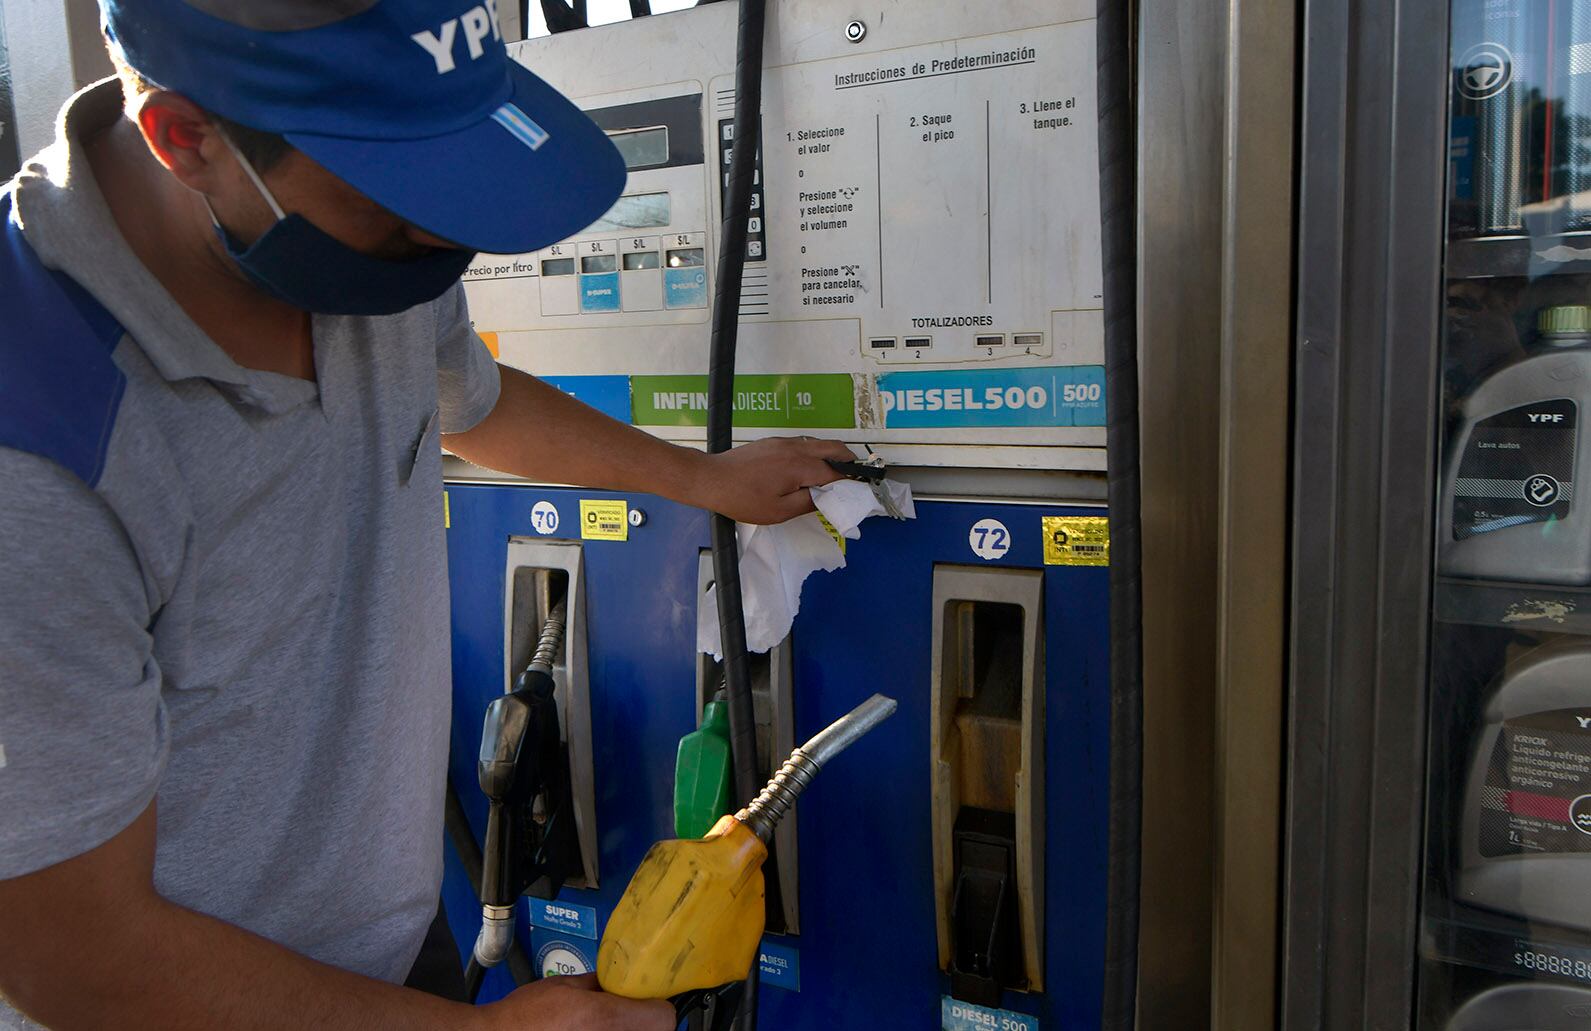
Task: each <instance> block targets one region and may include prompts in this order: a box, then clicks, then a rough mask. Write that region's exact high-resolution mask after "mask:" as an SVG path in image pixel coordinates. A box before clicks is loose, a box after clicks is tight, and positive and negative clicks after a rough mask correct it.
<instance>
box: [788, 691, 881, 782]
mask: <svg viewBox="0 0 1591 1031" xmlns="http://www.w3.org/2000/svg"><path fill="white" fill-rule="evenodd" d="M895 706H896V702H895V699H893V698H886V697H884V696H883V695H881V694H876V695H874V696H873V697H871V698H869V699H868V700H867V701H865V702H863V703H862V704H861V705H858V706H857V707H856V708H854V709H852V710H851V711H850V712H848V713H846V714H845V715H844V716H841V717H840V718H839V719H837V720H835V721H834V722H833V723H830V724H829V725H828V726H827V727H824V728H823V729H822V730H820V731H818V732H817V733H816V734H814V735H813V736H812V738H811V740H809V741H808V742H807V743H806V744H804V745H802V746H801V751H803V752H805V753H806V754H807V758H809V759H811V760H812V761H813V762H815V763H817V764H818V765H819V766H822V765H824V764H826V763H827V762H828V761H829V760H830V759H833V758H834V757H835V756H837V755H839V754H840V753H841V752H843V751H845V750H846V749H847V748H849V747H851V746H852V745H853V744H855V743H856V739H857V738H859V737H861V736H862V735H863V734H866V733H867V732H868V731H870V730H872V729H873V728H874V727H876V726H878V725H879V724H880V723H883V722H884V721H885V720H886V719H888V718H889V717H890V716H892V715H894V714H895Z"/></svg>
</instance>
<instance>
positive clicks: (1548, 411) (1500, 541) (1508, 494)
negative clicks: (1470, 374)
mask: <svg viewBox="0 0 1591 1031" xmlns="http://www.w3.org/2000/svg"><path fill="white" fill-rule="evenodd" d="M1537 326H1538V328H1539V329H1540V331H1541V337H1540V340H1539V341H1538V343H1537V345H1536V347H1535V348H1534V349H1533V353H1531V354H1530V355H1528V356H1527V357H1525V358H1523V359H1521V360H1519V361H1517V362H1514V363H1513V364H1511V365H1506V366H1504V367H1503V368H1501V369H1499V370H1498V371H1497V372H1494V373H1492V374H1491V375H1490V376H1489V377H1487V378H1486V379H1485V380H1483V381H1482V382H1481V384H1480V386H1478V387H1476V388H1475V390H1473V391H1472V392H1471V393H1470V394H1469V396H1468V397H1466V398H1465V399H1464V401H1463V404H1462V413H1461V421H1460V424H1459V426H1458V428H1457V430H1456V431H1455V432H1454V434H1453V438H1452V447H1451V449H1450V451H1449V454H1448V459H1447V473H1446V477H1445V479H1444V484H1443V491H1442V502H1441V513H1440V518H1441V526H1440V529H1439V534H1440V535H1439V537H1438V540H1439V541H1440V542H1441V543H1440V549H1441V550H1440V558H1439V562H1438V565H1439V567H1440V570H1441V572H1442V573H1443V574H1444V575H1447V576H1458V577H1472V578H1477V579H1487V580H1520V581H1526V582H1530V583H1547V584H1570V585H1584V584H1591V506H1588V505H1586V504H1582V503H1580V502H1578V501H1577V500H1576V498H1575V484H1576V482H1582V483H1591V447H1588V446H1587V444H1586V441H1585V432H1586V425H1587V422H1586V419H1587V412H1588V409H1591V308H1587V307H1586V306H1584V305H1570V306H1565V307H1557V308H1546V309H1543V311H1542V312H1541V314H1540V315H1539V316H1538V318H1537Z"/></svg>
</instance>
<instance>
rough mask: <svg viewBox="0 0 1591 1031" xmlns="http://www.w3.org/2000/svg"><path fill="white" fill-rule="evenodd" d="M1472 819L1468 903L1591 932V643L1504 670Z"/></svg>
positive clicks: (1477, 768)
mask: <svg viewBox="0 0 1591 1031" xmlns="http://www.w3.org/2000/svg"><path fill="white" fill-rule="evenodd" d="M1463 823H1464V829H1463V835H1464V840H1463V846H1462V850H1461V857H1460V862H1461V865H1460V868H1459V877H1458V897H1459V898H1460V899H1461V900H1463V901H1465V902H1468V903H1470V904H1472V905H1477V906H1483V907H1485V908H1487V909H1492V910H1497V911H1500V912H1503V913H1508V914H1511V915H1513V916H1517V917H1520V918H1521V919H1525V920H1530V921H1533V922H1542V923H1550V924H1557V925H1560V926H1564V927H1572V928H1578V929H1581V930H1591V644H1586V643H1581V642H1578V641H1577V642H1574V643H1572V644H1569V645H1562V644H1551V645H1545V646H1543V647H1540V648H1536V649H1533V650H1531V651H1529V652H1526V653H1525V654H1524V655H1523V656H1521V657H1520V658H1519V659H1518V660H1517V661H1516V662H1514V663H1511V664H1510V667H1509V668H1508V669H1507V670H1506V671H1505V672H1504V674H1503V676H1502V678H1501V680H1500V681H1499V683H1498V684H1497V687H1496V689H1495V690H1494V692H1493V694H1492V697H1491V699H1490V701H1488V702H1487V704H1486V710H1485V714H1484V718H1483V726H1482V729H1481V733H1480V737H1479V740H1478V742H1477V746H1476V750H1475V754H1474V757H1473V759H1472V761H1471V766H1470V774H1469V781H1468V784H1467V786H1466V789H1465V795H1464V820H1463ZM1587 1026H1591V1025H1587Z"/></svg>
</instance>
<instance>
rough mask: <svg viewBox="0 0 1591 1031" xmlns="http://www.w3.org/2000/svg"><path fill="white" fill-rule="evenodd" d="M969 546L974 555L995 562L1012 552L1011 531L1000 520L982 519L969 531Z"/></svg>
mask: <svg viewBox="0 0 1591 1031" xmlns="http://www.w3.org/2000/svg"><path fill="white" fill-rule="evenodd" d="M967 544H968V545H969V546H970V547H971V548H972V553H973V554H974V555H977V556H978V557H979V558H981V559H983V560H984V561H985V562H993V561H994V560H995V559H998V558H1004V557H1005V553H1006V552H1008V551H1010V550H1011V531H1009V530H1007V529H1006V528H1005V524H1004V523H1002V522H1000V520H998V519H980V520H978V521H977V522H975V523H973V524H972V529H971V530H969V531H967Z"/></svg>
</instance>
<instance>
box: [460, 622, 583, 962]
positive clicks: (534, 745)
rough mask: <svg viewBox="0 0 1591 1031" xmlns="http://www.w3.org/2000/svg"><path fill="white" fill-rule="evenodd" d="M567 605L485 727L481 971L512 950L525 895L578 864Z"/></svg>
mask: <svg viewBox="0 0 1591 1031" xmlns="http://www.w3.org/2000/svg"><path fill="white" fill-rule="evenodd" d="M564 605H565V603H564V602H562V601H560V602H559V603H558V604H557V605H555V606H553V609H552V612H551V614H550V615H549V616H548V617H547V620H546V622H545V623H544V624H543V626H542V632H541V637H540V640H539V641H538V643H537V646H536V652H535V655H534V657H532V659H531V661H530V664H529V665H528V666H527V667H526V668H525V669H524V671H523V672H521V673H520V674H519V676H518V677H516V678H515V679H514V689H513V690H512V691H509V692H508V693H507V694H504V695H501V696H500V697H497V698H494V699H492V702H491V704H490V705H488V706H487V707H486V718H485V721H484V723H483V725H482V727H481V751H480V756H479V758H478V760H477V762H476V777H477V779H478V780H479V781H480V785H481V791H482V793H484V794H485V795H486V802H487V811H486V842H485V845H484V847H483V848H482V849H481V853H482V855H481V909H482V924H481V934H480V937H479V938H478V939H477V940H476V944H475V950H474V957H473V959H474V963H475V964H476V965H478V966H479V967H480V968H483V969H484V968H489V967H492V966H495V965H496V964H497V963H500V962H501V961H502V959H503V957H504V956H505V955H506V954H507V950H508V943H509V942H510V941H511V940H512V937H513V906H514V903H515V901H516V900H517V899H518V898H519V896H520V895H522V894H527V893H528V894H532V895H536V896H538V897H540V898H553V897H555V896H556V895H557V894H558V892H559V890H561V889H562V888H563V884H564V881H565V880H567V879H568V877H569V875H570V874H571V873H572V872H573V871H575V870H577V869H579V867H580V844H579V839H578V838H577V837H576V835H575V826H574V802H573V798H572V795H571V792H570V786H569V750H568V746H567V745H565V744H564V741H563V733H562V731H561V729H560V724H559V721H558V699H557V683H556V682H555V681H554V679H553V675H552V673H553V666H554V664H555V662H556V660H557V656H558V654H559V653H560V652H561V650H562V648H563V638H564V621H565V607H564ZM477 980H478V978H477Z"/></svg>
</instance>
